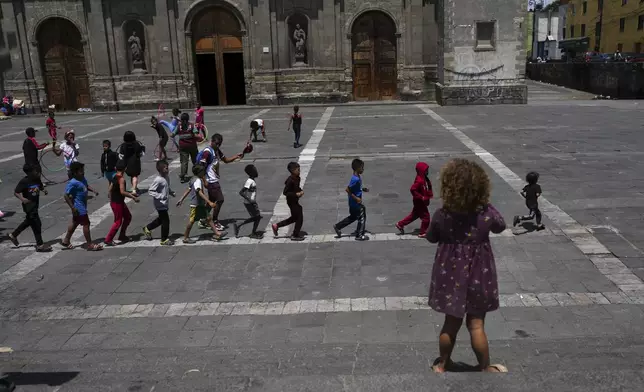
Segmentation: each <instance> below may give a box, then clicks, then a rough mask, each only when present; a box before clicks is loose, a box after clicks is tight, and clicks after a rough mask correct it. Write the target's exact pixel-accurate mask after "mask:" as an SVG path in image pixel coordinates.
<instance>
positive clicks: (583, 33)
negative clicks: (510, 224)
mask: <svg viewBox="0 0 644 392" xmlns="http://www.w3.org/2000/svg"><path fill="white" fill-rule="evenodd" d="M585 36H586V25H585V24H582V25H581V35H580V37H585Z"/></svg>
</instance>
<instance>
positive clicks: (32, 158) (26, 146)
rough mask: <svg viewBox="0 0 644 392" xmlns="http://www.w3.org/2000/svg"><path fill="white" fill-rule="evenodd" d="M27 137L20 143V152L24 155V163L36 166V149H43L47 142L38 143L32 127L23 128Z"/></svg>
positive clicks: (37, 163) (38, 163) (37, 164)
mask: <svg viewBox="0 0 644 392" xmlns="http://www.w3.org/2000/svg"><path fill="white" fill-rule="evenodd" d="M25 134H26V135H27V138H26V139H25V141H24V142H23V143H22V154H23V155H24V157H25V165H31V166H38V167H40V162H39V161H38V151H41V150H44V149H45V148H46V147H47V146H48V145H49V143H43V144H40V143H38V142H37V141H36V130H35V129H34V128H32V127H29V128H27V129H25Z"/></svg>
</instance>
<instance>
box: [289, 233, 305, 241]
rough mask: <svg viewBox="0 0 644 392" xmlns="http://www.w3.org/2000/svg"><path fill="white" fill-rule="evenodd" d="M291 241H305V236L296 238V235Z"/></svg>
mask: <svg viewBox="0 0 644 392" xmlns="http://www.w3.org/2000/svg"><path fill="white" fill-rule="evenodd" d="M291 241H297V242H300V241H304V236H301V235H299V236H294V235H292V236H291Z"/></svg>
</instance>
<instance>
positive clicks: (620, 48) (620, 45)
mask: <svg viewBox="0 0 644 392" xmlns="http://www.w3.org/2000/svg"><path fill="white" fill-rule="evenodd" d="M623 48H624V45H623V44H617V50H619V51H620V52H621V51H622V49H623Z"/></svg>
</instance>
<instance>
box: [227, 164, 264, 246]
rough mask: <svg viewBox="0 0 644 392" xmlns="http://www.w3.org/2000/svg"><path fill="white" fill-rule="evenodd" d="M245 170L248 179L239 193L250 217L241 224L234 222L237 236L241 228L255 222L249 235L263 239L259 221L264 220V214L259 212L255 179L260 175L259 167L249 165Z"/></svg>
mask: <svg viewBox="0 0 644 392" xmlns="http://www.w3.org/2000/svg"><path fill="white" fill-rule="evenodd" d="M244 171H245V172H246V174H247V175H248V179H247V180H246V183H245V184H244V187H243V188H242V189H241V190H240V191H239V195H240V196H241V197H243V198H244V207H246V211H248V214H249V215H250V218H248V219H246V220H245V221H243V222H242V223H241V224H239V225H238V224H237V223H233V225H234V228H235V237H239V229H240V228H241V227H242V226H244V225H245V224H247V223H251V222H252V223H253V231H252V232H251V233H250V235H249V237H250V238H254V239H258V240H259V239H262V237H263V236H262V235H261V234H260V233H258V232H257V227H258V226H259V221H261V220H262V215H261V213H260V212H259V206H258V205H257V183H256V182H255V179H256V178H257V177H259V173H258V172H257V168H256V167H255V165H247V166H246V167H245V168H244Z"/></svg>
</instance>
